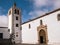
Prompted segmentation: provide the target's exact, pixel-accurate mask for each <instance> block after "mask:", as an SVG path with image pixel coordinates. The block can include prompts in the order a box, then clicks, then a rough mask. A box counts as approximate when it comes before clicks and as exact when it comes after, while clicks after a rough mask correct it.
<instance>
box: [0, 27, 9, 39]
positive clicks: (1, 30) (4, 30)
mask: <svg viewBox="0 0 60 45" xmlns="http://www.w3.org/2000/svg"><path fill="white" fill-rule="evenodd" d="M0 33H3V39H9V38H10V34H9V31H8V28H0Z"/></svg>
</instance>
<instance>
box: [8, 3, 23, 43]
mask: <svg viewBox="0 0 60 45" xmlns="http://www.w3.org/2000/svg"><path fill="white" fill-rule="evenodd" d="M8 20H9V21H8V28H9V30H10V34H11V37H12V42H14V43H21V40H22V39H21V30H20V28H21V10H20V9H19V8H17V7H16V3H14V5H13V7H12V8H10V9H9V11H8Z"/></svg>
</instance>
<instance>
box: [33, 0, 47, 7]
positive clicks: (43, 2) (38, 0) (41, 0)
mask: <svg viewBox="0 0 60 45" xmlns="http://www.w3.org/2000/svg"><path fill="white" fill-rule="evenodd" d="M46 2H47V0H34V3H33V4H34V6H36V7H40V6H43V5H46Z"/></svg>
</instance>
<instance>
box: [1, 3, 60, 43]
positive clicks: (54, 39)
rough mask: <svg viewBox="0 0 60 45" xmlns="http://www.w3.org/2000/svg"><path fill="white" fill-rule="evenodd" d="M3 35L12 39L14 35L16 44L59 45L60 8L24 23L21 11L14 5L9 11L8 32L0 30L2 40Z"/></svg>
mask: <svg viewBox="0 0 60 45" xmlns="http://www.w3.org/2000/svg"><path fill="white" fill-rule="evenodd" d="M2 29H4V30H2ZM4 31H6V32H4ZM2 33H3V34H2ZM1 35H3V38H10V35H12V42H14V43H24V44H25V43H26V44H59V43H60V8H59V9H56V10H54V11H52V12H49V13H46V14H44V15H42V16H40V17H37V18H35V19H32V20H29V21H27V22H24V23H22V21H21V10H20V9H19V8H17V7H16V4H14V5H13V7H12V8H10V9H9V11H8V27H7V28H6V30H5V28H2V27H1V28H0V37H1V38H2V36H1Z"/></svg>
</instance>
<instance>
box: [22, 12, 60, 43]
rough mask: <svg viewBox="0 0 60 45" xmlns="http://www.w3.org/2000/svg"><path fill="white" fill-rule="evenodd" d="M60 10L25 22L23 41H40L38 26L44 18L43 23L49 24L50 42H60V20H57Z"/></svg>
mask: <svg viewBox="0 0 60 45" xmlns="http://www.w3.org/2000/svg"><path fill="white" fill-rule="evenodd" d="M59 13H60V11H57V12H54V13H52V14H49V15H47V16H44V17H42V18H39V19H36V20H34V21H31V22H28V23H25V24H23V25H22V43H31V44H36V43H38V35H37V27H38V26H39V25H40V20H41V19H42V21H43V24H44V25H47V31H48V40H49V41H48V44H55V43H60V21H58V20H57V15H58V14H59ZM29 24H30V25H31V28H30V29H29Z"/></svg>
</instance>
